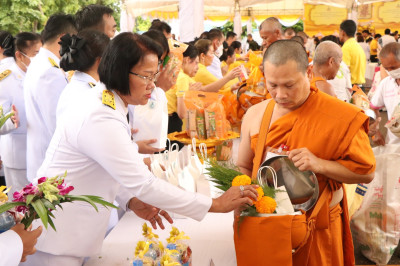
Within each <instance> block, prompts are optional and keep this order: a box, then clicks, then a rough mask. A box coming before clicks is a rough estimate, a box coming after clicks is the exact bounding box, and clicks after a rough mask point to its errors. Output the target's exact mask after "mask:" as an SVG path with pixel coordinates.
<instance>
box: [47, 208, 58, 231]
mask: <svg viewBox="0 0 400 266" xmlns="http://www.w3.org/2000/svg"><path fill="white" fill-rule="evenodd" d="M49 214H51V213H50V212H49ZM53 217H54V216H53ZM47 219H48V221H49V224H50V226H51V228H53V230H54V231H56V232H57V230H56V227H55V226H54V223H53V220H52V219H51V217H50V216H48V217H47Z"/></svg>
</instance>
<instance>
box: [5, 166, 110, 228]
mask: <svg viewBox="0 0 400 266" xmlns="http://www.w3.org/2000/svg"><path fill="white" fill-rule="evenodd" d="M66 175H67V172H65V174H64V175H63V176H55V177H52V178H47V177H42V178H39V180H38V184H37V185H33V184H32V183H31V184H29V185H27V186H26V187H24V188H23V189H22V190H21V191H17V192H14V195H13V198H14V199H13V201H12V202H6V203H3V204H2V205H0V213H4V212H12V213H14V214H15V213H21V214H23V218H22V220H21V223H22V224H24V225H25V229H27V228H28V227H29V226H30V225H31V224H32V222H33V220H35V219H39V218H40V219H41V220H42V223H43V225H44V227H45V228H46V229H47V227H48V225H49V224H50V226H51V227H52V228H53V229H54V231H56V227H55V226H54V223H53V220H52V218H55V217H54V215H53V213H52V211H54V210H56V207H57V206H58V207H60V208H61V209H62V206H61V204H62V203H66V202H73V201H84V202H87V203H89V204H90V205H92V206H93V208H95V209H96V211H98V209H97V206H96V204H100V205H102V206H104V207H112V208H117V207H116V206H115V205H113V204H111V203H109V202H107V201H105V200H103V199H102V198H101V197H99V196H90V195H81V196H78V195H70V194H69V193H70V192H71V191H72V190H73V189H74V187H73V186H68V185H66V184H65V182H64V179H65V176H66ZM0 189H1V188H0ZM0 197H1V198H4V195H0ZM15 215H16V214H15Z"/></svg>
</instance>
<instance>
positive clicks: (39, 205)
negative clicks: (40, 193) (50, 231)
mask: <svg viewBox="0 0 400 266" xmlns="http://www.w3.org/2000/svg"><path fill="white" fill-rule="evenodd" d="M32 206H33V208H34V209H35V211H36V213H37V215H38V216H39V217H40V219H41V220H42V223H43V225H44V227H45V228H46V229H47V223H48V219H47V217H48V215H47V212H48V211H47V209H46V207H45V206H44V204H43V202H42V201H41V200H36V201H34V202H32Z"/></svg>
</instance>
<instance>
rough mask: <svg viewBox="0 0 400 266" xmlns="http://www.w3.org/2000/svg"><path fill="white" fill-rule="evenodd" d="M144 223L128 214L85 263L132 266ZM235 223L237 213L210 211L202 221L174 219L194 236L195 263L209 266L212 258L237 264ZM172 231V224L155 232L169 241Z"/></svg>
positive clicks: (222, 263) (87, 265)
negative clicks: (97, 251) (98, 251)
mask: <svg viewBox="0 0 400 266" xmlns="http://www.w3.org/2000/svg"><path fill="white" fill-rule="evenodd" d="M143 222H144V220H142V219H140V218H138V217H137V216H136V215H135V214H134V213H133V212H128V213H126V214H125V215H124V216H123V217H122V219H121V220H120V221H119V223H118V224H117V226H116V227H115V228H114V229H113V230H112V231H111V232H110V234H109V235H108V236H107V237H106V238H105V240H104V243H103V248H102V251H101V253H100V254H99V255H97V256H93V257H92V258H90V259H89V260H88V261H87V262H86V263H85V266H102V265H104V266H117V265H126V266H128V265H132V261H133V254H134V251H135V247H136V243H137V241H139V240H141V239H143V238H142V235H141V233H142V225H143ZM166 223H168V222H166ZM148 224H149V223H148ZM164 224H165V223H164ZM232 224H233V213H226V214H215V213H209V214H207V215H206V217H205V218H204V219H203V220H202V221H201V222H197V221H194V220H192V219H190V218H184V219H174V224H173V225H174V226H176V227H177V228H178V229H179V230H182V231H184V232H185V233H186V234H187V235H188V236H189V237H190V240H188V241H189V245H190V247H191V248H192V251H193V261H192V262H193V265H194V266H208V265H210V260H211V259H212V260H213V262H214V264H215V265H216V266H234V265H236V257H235V246H234V243H233V227H232ZM170 230H171V225H170V224H167V225H166V229H165V230H161V229H158V230H154V232H155V233H156V234H158V235H159V237H160V239H161V240H162V241H163V242H164V243H165V239H166V238H167V237H169V232H170Z"/></svg>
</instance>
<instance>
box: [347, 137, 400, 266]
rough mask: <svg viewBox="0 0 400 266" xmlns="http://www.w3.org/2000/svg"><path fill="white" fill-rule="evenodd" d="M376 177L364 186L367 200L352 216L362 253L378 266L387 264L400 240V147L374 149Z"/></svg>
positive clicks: (353, 227)
mask: <svg viewBox="0 0 400 266" xmlns="http://www.w3.org/2000/svg"><path fill="white" fill-rule="evenodd" d="M373 151H374V154H375V158H376V170H375V178H374V179H373V180H372V182H371V183H369V184H365V187H367V188H368V189H367V190H366V193H365V196H364V200H363V202H362V204H361V207H360V209H359V210H358V211H357V212H356V213H355V214H354V215H353V218H352V221H351V229H352V232H353V237H354V238H355V240H356V242H357V243H359V244H361V252H362V254H363V255H364V256H366V257H367V258H368V259H369V260H371V261H373V262H375V263H377V264H387V263H388V261H389V260H390V258H391V257H392V255H393V252H394V250H395V249H396V247H397V245H398V243H399V239H400V179H399V174H398V169H399V168H398V164H399V161H400V145H385V146H379V147H376V148H373Z"/></svg>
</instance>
